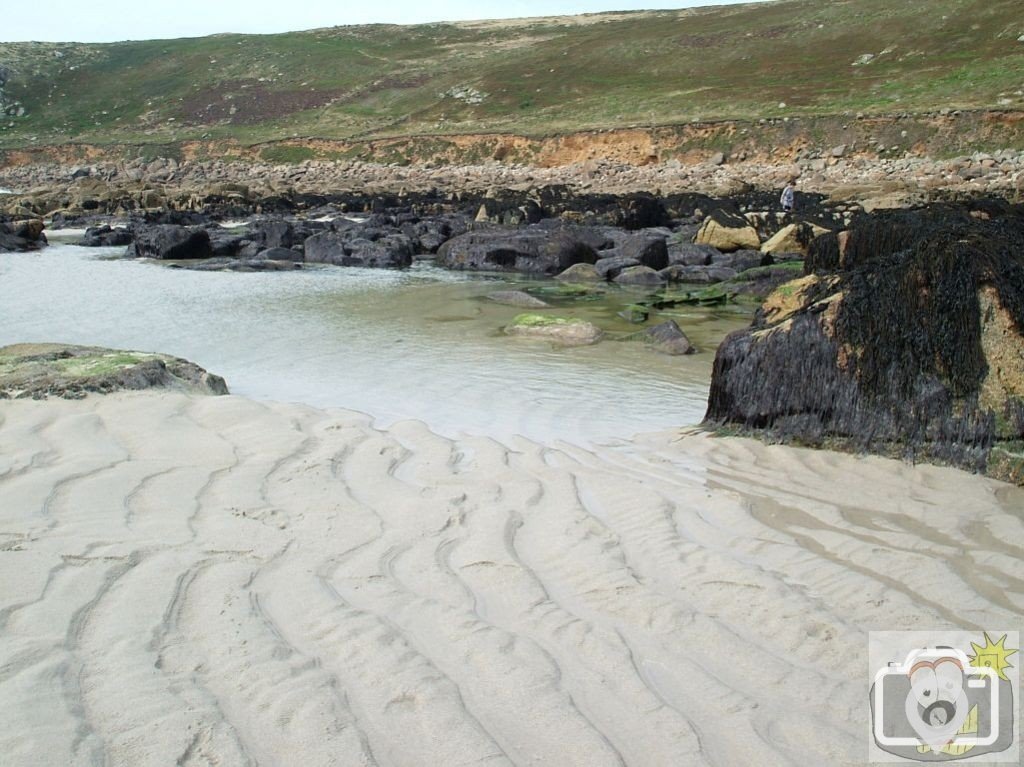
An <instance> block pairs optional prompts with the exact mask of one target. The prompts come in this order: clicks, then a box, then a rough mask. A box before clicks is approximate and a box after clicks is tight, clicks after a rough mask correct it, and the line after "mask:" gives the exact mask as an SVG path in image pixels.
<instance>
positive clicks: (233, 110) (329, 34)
mask: <svg viewBox="0 0 1024 767" xmlns="http://www.w3.org/2000/svg"><path fill="white" fill-rule="evenodd" d="M1022 36H1024V15H1022V14H1021V3H1020V0H830V2H821V0H780V1H779V2H772V3H765V4H753V5H741V6H725V7H720V8H706V9H696V10H688V11H661V12H635V13H620V14H596V15H590V16H583V17H565V18H548V19H531V20H526V21H508V22H479V23H457V24H456V23H453V24H431V25H420V26H390V25H378V26H362V27H338V28H333V29H323V30H315V31H311V32H301V33H289V34H282V35H270V36H251V35H247V36H241V35H219V36H214V37H207V38H200V39H188V40H163V41H147V42H129V43H115V44H103V45H80V44H52V43H0V66H6V67H7V68H8V69H9V70H10V72H11V75H10V79H9V82H8V83H7V85H6V88H5V98H6V99H7V102H8V103H11V102H13V101H16V102H19V103H20V104H21V105H22V106H23V107H24V109H25V115H24V116H22V117H4V118H3V120H2V122H0V148H2V147H6V148H11V147H17V146H29V145H32V144H36V145H39V144H57V143H64V142H68V141H78V142H89V143H93V144H110V143H154V144H166V143H169V142H177V141H184V140H188V139H204V138H205V139H213V140H217V139H224V138H232V139H237V140H240V141H242V142H245V143H253V142H260V141H267V140H271V139H280V138H289V137H295V136H299V137H310V136H315V137H325V138H364V139H365V138H375V137H384V136H401V135H412V134H458V133H478V132H492V131H514V132H518V133H522V134H527V135H540V134H547V133H553V132H566V131H572V130H577V129H585V128H599V127H613V126H615V127H618V126H626V125H643V126H648V125H651V124H668V123H680V122H688V121H692V120H697V119H699V120H712V119H724V118H759V117H762V116H763V117H770V116H775V117H778V116H793V115H822V114H838V113H843V112H866V113H875V112H879V113H892V112H916V111H925V110H934V109H939V108H943V107H949V108H954V109H955V108H1005V109H1021V108H1024V42H1022V41H1021V40H1019V38H1021V37H1022Z"/></svg>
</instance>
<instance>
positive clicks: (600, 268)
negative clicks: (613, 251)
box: [594, 256, 641, 280]
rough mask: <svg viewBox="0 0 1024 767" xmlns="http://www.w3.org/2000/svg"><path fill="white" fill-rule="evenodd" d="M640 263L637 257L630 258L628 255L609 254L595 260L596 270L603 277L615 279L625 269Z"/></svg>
mask: <svg viewBox="0 0 1024 767" xmlns="http://www.w3.org/2000/svg"><path fill="white" fill-rule="evenodd" d="M640 265H641V264H640V262H639V261H637V260H636V259H635V258H628V257H626V256H608V257H606V258H600V259H598V260H597V261H595V262H594V271H596V272H597V273H598V274H599V275H600V276H601V278H602V279H605V280H614V279H615V278H616V277H618V276H619V274H621V273H622V270H623V269H629V268H631V267H634V266H640Z"/></svg>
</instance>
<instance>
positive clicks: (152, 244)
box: [125, 224, 213, 261]
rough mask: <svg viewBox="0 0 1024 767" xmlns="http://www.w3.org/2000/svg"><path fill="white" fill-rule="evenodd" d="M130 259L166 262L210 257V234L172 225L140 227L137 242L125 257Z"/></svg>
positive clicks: (136, 232)
mask: <svg viewBox="0 0 1024 767" xmlns="http://www.w3.org/2000/svg"><path fill="white" fill-rule="evenodd" d="M125 255H126V256H127V257H129V258H133V257H134V258H156V259H160V260H163V261H166V260H178V259H191V258H210V257H211V256H212V255H213V251H212V249H211V247H210V234H209V232H207V231H206V230H205V229H197V228H192V227H185V226H174V225H172V224H160V225H157V226H139V227H137V228H136V229H135V242H133V243H132V244H131V245H129V246H128V252H127V253H126V254H125Z"/></svg>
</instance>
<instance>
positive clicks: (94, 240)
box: [78, 224, 133, 248]
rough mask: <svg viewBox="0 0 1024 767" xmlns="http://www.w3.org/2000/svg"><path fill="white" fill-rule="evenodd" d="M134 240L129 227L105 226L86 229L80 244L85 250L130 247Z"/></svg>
mask: <svg viewBox="0 0 1024 767" xmlns="http://www.w3.org/2000/svg"><path fill="white" fill-rule="evenodd" d="M132 239H133V238H132V233H131V231H130V230H129V229H128V228H127V227H123V226H117V227H111V226H110V225H108V224H104V225H102V226H91V227H89V228H88V229H86V230H85V234H84V235H83V236H82V239H81V240H79V242H78V244H79V245H81V246H82V247H84V248H112V247H120V246H124V245H130V244H131V242H132Z"/></svg>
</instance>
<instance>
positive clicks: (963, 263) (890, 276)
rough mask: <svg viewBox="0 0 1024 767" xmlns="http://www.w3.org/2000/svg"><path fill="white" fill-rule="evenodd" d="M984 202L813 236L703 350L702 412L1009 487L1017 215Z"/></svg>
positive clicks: (1018, 281)
mask: <svg viewBox="0 0 1024 767" xmlns="http://www.w3.org/2000/svg"><path fill="white" fill-rule="evenodd" d="M993 208H994V209H993V210H987V211H986V212H985V213H986V215H987V216H989V218H990V220H978V219H975V218H973V217H972V216H971V215H970V212H971V211H970V210H969V209H965V208H962V207H954V206H936V207H933V208H932V209H930V210H924V211H906V212H904V211H899V212H888V213H886V214H875V215H873V216H865V217H861V218H860V219H857V220H856V221H855V222H854V224H853V226H852V227H851V229H850V230H849V231H848V232H847V233H845V236H844V237H843V238H839V237H838V236H836V235H826V236H824V237H821V238H819V239H817V240H816V241H815V242H814V244H813V245H812V246H811V248H810V252H809V254H808V260H807V267H808V274H807V275H806V276H804V277H801V278H800V279H798V280H796V281H793V282H789V283H786V284H784V285H782V286H781V287H779V288H778V289H777V290H776V291H775V292H774V293H772V294H771V295H770V296H769V297H768V299H767V300H766V302H765V304H764V306H763V307H762V309H761V310H760V311H759V313H758V315H757V317H756V319H755V321H754V323H753V325H752V326H751V327H750V328H749V329H747V330H742V331H738V332H736V333H733V334H732V335H730V336H729V337H728V338H727V339H726V340H725V341H724V342H723V343H722V345H721V346H720V347H719V350H718V354H717V356H716V359H715V366H714V372H713V377H712V383H711V394H710V398H709V402H708V411H707V418H706V420H707V423H709V424H712V425H715V424H729V425H733V426H739V427H741V428H745V429H749V430H753V431H754V432H755V433H766V434H769V435H770V436H771V438H773V439H779V438H781V439H793V440H798V441H800V442H801V443H804V444H811V445H829V446H848V447H851V448H854V449H859V450H868V451H872V452H878V453H882V454H886V455H897V456H914V457H917V458H923V459H930V460H937V461H941V462H947V463H952V464H954V465H957V466H961V467H964V468H967V469H972V470H977V471H987V472H988V473H990V474H992V475H994V476H998V477H1002V478H1005V479H1009V480H1012V481H1016V482H1018V483H1024V455H1022V454H1024V334H1022V329H1024V210H1022V209H1020V208H1011V207H1009V206H1003V207H999V206H993ZM841 240H842V252H840V250H841V249H840V242H841Z"/></svg>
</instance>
